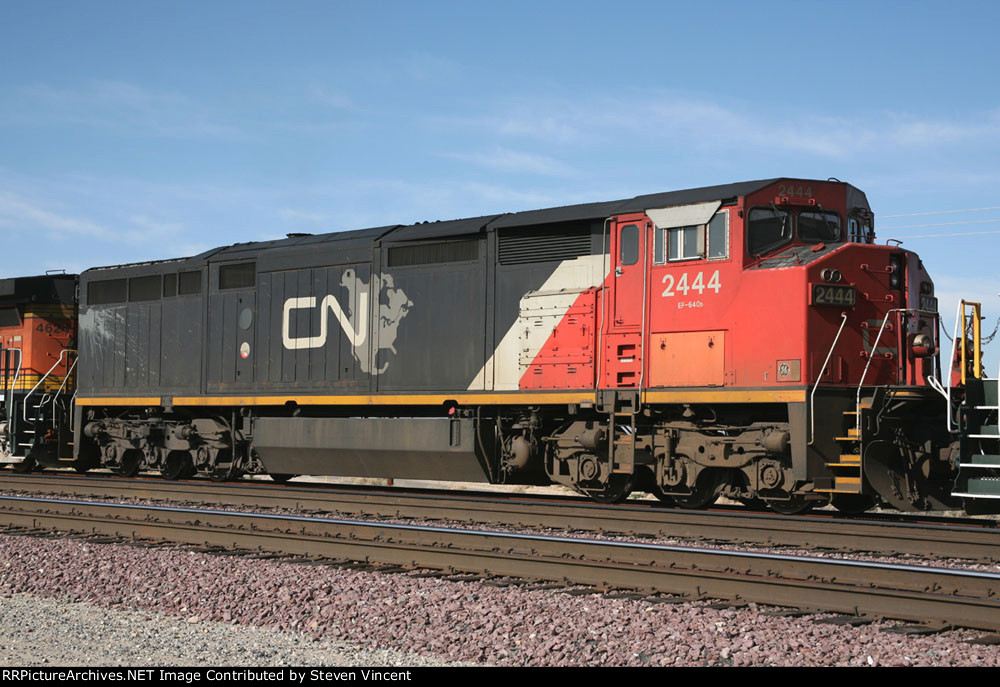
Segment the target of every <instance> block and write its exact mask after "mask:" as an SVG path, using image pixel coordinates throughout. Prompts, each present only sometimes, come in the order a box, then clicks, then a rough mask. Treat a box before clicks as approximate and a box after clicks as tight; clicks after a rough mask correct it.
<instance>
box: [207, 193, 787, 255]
mask: <svg viewBox="0 0 1000 687" xmlns="http://www.w3.org/2000/svg"><path fill="white" fill-rule="evenodd" d="M778 180H779V178H774V179H759V180H757V181H743V182H738V183H735V184H722V185H718V186H704V187H701V188H692V189H684V190H680V191H667V192H665V193H652V194H647V195H642V196H635V197H634V198H627V199H624V200H611V201H605V202H600V203H582V204H579V205H564V206H561V207H554V208H543V209H540V210H525V211H522V212H510V213H505V214H501V215H483V216H481V217H468V218H463V219H453V220H445V221H436V222H418V223H416V224H397V225H390V226H385V227H378V228H375V229H358V230H353V231H342V232H335V233H330V234H316V235H311V234H307V235H290V236H289V237H288V238H285V239H278V240H274V241H255V242H253V243H237V244H234V245H232V246H227V247H224V248H219V249H216V250H212V251H209V252H208V253H204V254H202V255H200V256H198V257H199V258H203V259H205V258H210V259H212V260H219V259H233V258H238V257H240V254H241V253H247V252H256V251H259V250H262V249H268V248H278V247H286V246H288V247H290V246H301V245H304V244H310V243H325V242H327V241H353V240H357V241H360V242H363V243H365V244H367V243H370V242H371V241H372V240H382V241H387V242H401V241H418V240H423V239H437V238H440V239H445V238H450V237H454V236H463V235H466V236H467V235H469V234H478V233H479V232H481V231H482V230H483V229H485V228H486V227H487V226H489V227H490V228H494V229H502V228H504V227H525V226H531V225H535V224H550V223H555V222H574V221H587V220H603V219H605V218H607V217H610V216H612V215H615V214H618V213H623V212H638V211H642V210H646V209H649V208H657V207H669V206H672V205H690V204H692V203H703V202H707V201H711V200H725V199H728V198H733V199H735V198H737V197H739V196H745V195H746V194H748V193H753V192H754V191H758V190H760V189H762V188H764V187H765V186H768V185H770V184H773V183H775V182H776V181H778Z"/></svg>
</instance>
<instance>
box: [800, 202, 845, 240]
mask: <svg viewBox="0 0 1000 687" xmlns="http://www.w3.org/2000/svg"><path fill="white" fill-rule="evenodd" d="M799 239H801V240H802V241H811V242H815V243H819V242H821V241H823V242H828V243H832V242H834V241H839V240H840V215H838V214H837V213H836V212H829V211H827V210H803V211H802V212H800V213H799Z"/></svg>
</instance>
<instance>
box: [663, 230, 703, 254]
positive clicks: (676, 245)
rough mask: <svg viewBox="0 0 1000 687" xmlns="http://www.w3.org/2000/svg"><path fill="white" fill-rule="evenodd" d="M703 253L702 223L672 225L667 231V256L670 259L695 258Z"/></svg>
mask: <svg viewBox="0 0 1000 687" xmlns="http://www.w3.org/2000/svg"><path fill="white" fill-rule="evenodd" d="M703 255H705V231H704V225H698V226H693V227H674V228H672V229H670V230H668V231H667V257H668V258H669V259H670V260H671V261H674V260H697V259H698V258H700V257H702V256H703Z"/></svg>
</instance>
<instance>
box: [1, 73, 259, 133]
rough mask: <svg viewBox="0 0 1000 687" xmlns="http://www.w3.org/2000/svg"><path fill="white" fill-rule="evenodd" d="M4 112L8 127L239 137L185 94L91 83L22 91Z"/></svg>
mask: <svg viewBox="0 0 1000 687" xmlns="http://www.w3.org/2000/svg"><path fill="white" fill-rule="evenodd" d="M4 110H5V111H6V114H5V115H4V116H3V120H2V121H3V122H5V123H6V124H8V125H10V124H15V125H21V126H86V127H94V128H103V129H112V130H114V131H115V132H124V133H126V134H130V135H144V136H154V137H161V138H237V137H239V136H240V132H239V130H238V129H237V128H236V127H234V126H232V125H230V124H226V123H222V122H220V121H218V119H217V118H216V117H214V116H213V115H212V114H211V113H210V111H209V109H208V108H207V107H206V106H204V105H203V104H201V103H198V102H197V101H195V100H193V99H191V98H189V97H187V96H185V95H183V94H180V93H176V92H171V91H152V90H149V89H146V88H141V87H139V86H136V85H134V84H130V83H127V82H121V81H95V82H92V83H90V84H88V85H86V86H84V87H82V88H79V89H61V88H55V87H53V86H50V85H48V84H35V85H32V86H25V87H23V88H21V89H19V90H18V91H16V92H15V94H14V96H13V98H12V100H11V101H9V102H8V103H6V106H5V107H4Z"/></svg>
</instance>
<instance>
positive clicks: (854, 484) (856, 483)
mask: <svg viewBox="0 0 1000 687" xmlns="http://www.w3.org/2000/svg"><path fill="white" fill-rule="evenodd" d="M813 491H817V492H822V493H824V494H860V493H861V478H860V477H834V482H833V489H814V490H813Z"/></svg>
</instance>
